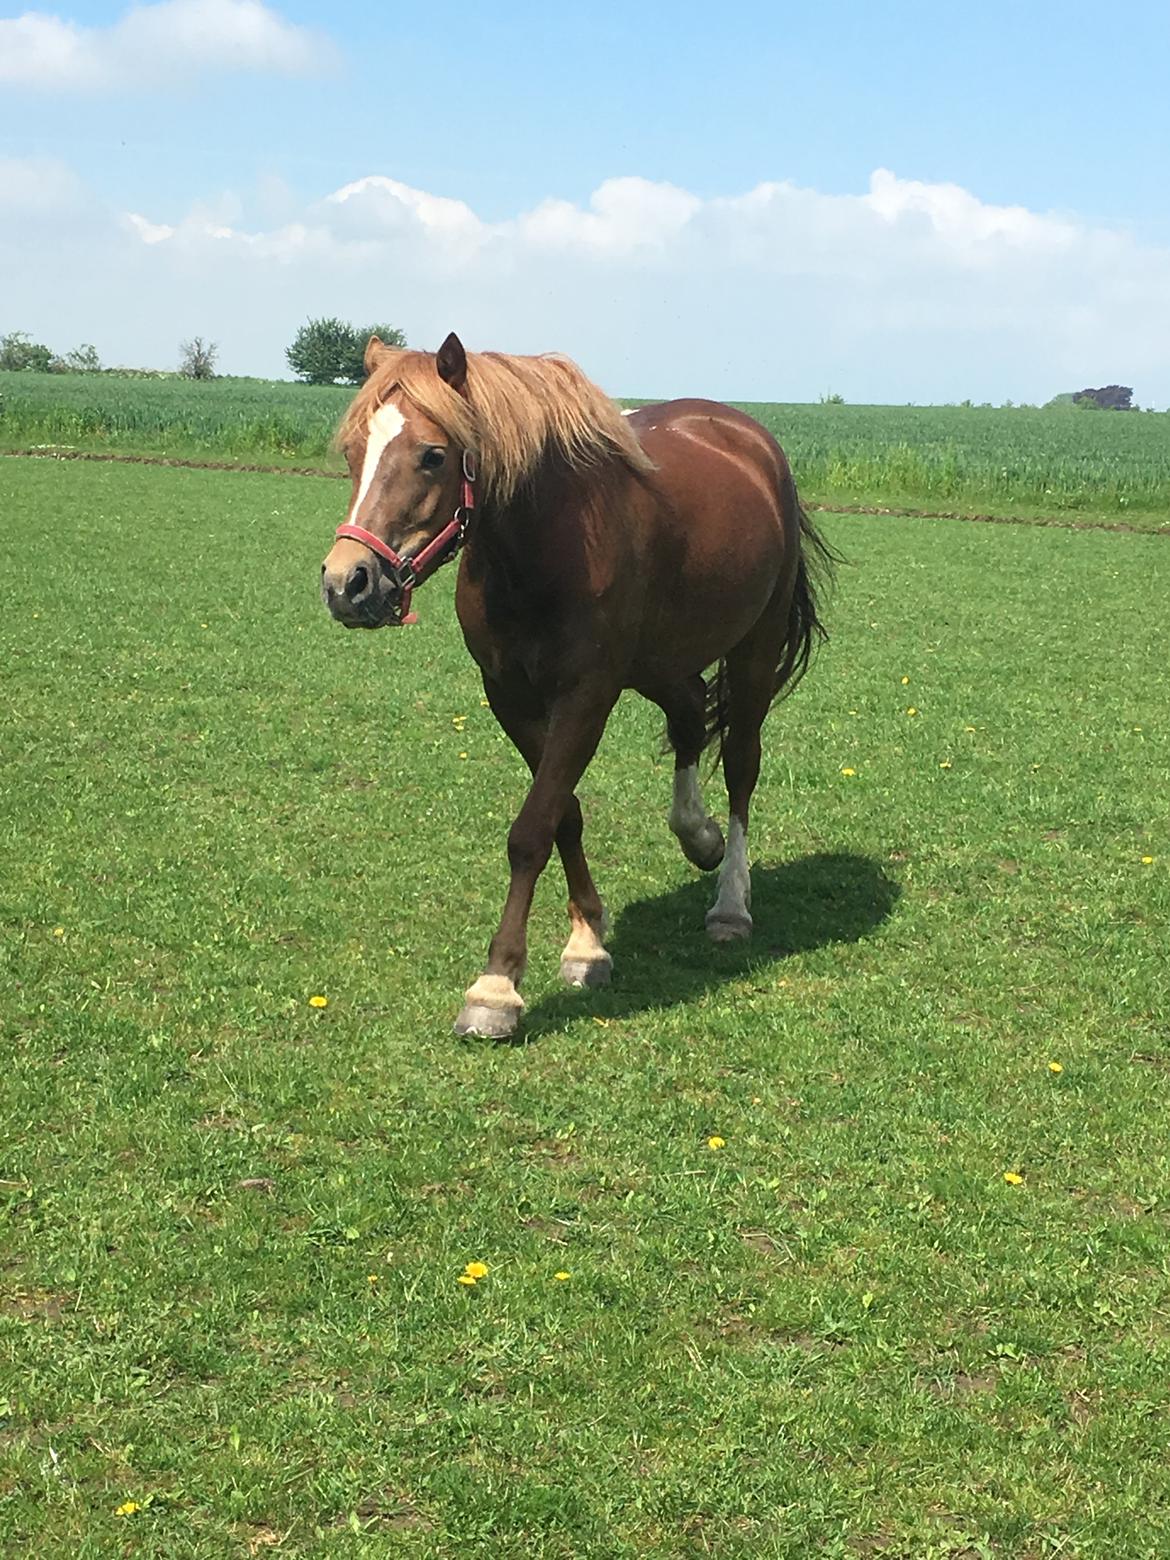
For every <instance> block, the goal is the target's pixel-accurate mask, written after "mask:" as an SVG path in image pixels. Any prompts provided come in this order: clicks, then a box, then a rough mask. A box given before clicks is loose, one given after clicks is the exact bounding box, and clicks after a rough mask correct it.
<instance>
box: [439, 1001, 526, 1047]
mask: <svg viewBox="0 0 1170 1560" xmlns="http://www.w3.org/2000/svg"><path fill="white" fill-rule="evenodd" d="M519 1018H520V1014H519V1011H518V1010H515V1011H513V1010H512V1009H510V1008H496V1007H488V1006H487V1005H486V1004H485V1003H483V1002H467V1003H465V1004H464V1006H463V1009H462V1011H461V1012H460V1014H459V1017H458V1018H457V1019H456V1020H455V1033H456V1034H457V1035H477V1036H479V1038H480V1039H483V1040H506V1039H507V1038H508V1036H509V1035H512V1034H515V1033H516V1024H517V1022H518V1020H519Z"/></svg>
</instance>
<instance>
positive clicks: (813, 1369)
mask: <svg viewBox="0 0 1170 1560" xmlns="http://www.w3.org/2000/svg"><path fill="white" fill-rule="evenodd" d="M152 388H153V387H152ZM6 393H7V391H6ZM186 393H188V394H190V393H191V392H186ZM288 394H290V395H291V394H292V392H288ZM305 404H309V403H308V401H306V403H305ZM809 415H813V414H812V413H810V414H809ZM857 415H858V417H861V416H862V413H860V412H859V413H858V414H857ZM899 415H901V414H899ZM907 415H909V414H907ZM976 421H978V419H977V418H976ZM1085 421H1086V423H1088V424H1090V425H1091V427H1092V429H1093V430H1094V431H1095V430H1097V428H1098V420H1096V419H1092V418H1086V419H1085ZM1101 421H1102V423H1103V422H1104V419H1102V420H1101ZM1115 421H1116V423H1117V424H1120V423H1121V422H1122V419H1116V420H1114V419H1110V420H1109V422H1108V426H1109V427H1110V428H1112V427H1113V426H1114V423H1115ZM1132 421H1133V424H1134V425H1135V426H1136V427H1138V428H1144V426H1145V423H1144V422H1143V421H1142V420H1141V419H1133V420H1132ZM1149 421H1150V422H1151V423H1152V422H1153V419H1150V420H1149ZM1020 426H1021V427H1023V426H1027V424H1026V423H1021V424H1020ZM1070 426H1071V424H1070ZM1076 426H1077V427H1078V428H1079V427H1080V424H1079V423H1077V424H1076ZM1125 427H1126V428H1127V429H1128V428H1129V427H1130V421H1129V420H1126V421H1125ZM1123 437H1128V434H1125V435H1123ZM338 513H339V488H338V485H337V484H336V483H332V482H327V481H323V480H319V479H315V478H293V477H288V476H265V475H242V474H238V473H227V474H224V473H215V472H207V471H188V470H178V471H174V470H162V469H156V468H150V467H136V466H118V465H90V466H84V465H80V464H76V465H65V464H59V463H53V462H48V461H38V460H32V459H26V460H20V459H6V460H0V516H2V517H3V518H2V519H0V558H2V562H3V570H4V578H5V581H6V583H7V585H8V592H7V597H8V607H7V610H6V612H5V613H4V615H3V619H2V621H0V668H2V671H0V692H2V695H3V702H4V713H3V722H2V724H0V766H2V773H3V784H2V787H0V808H2V816H0V838H2V841H3V858H2V860H3V866H2V870H0V919H2V936H0V1033H2V1037H3V1045H4V1057H5V1061H4V1073H3V1082H2V1083H0V1156H2V1158H0V1207H2V1209H3V1218H2V1220H0V1360H2V1361H3V1368H2V1369H0V1535H2V1537H0V1550H2V1551H3V1552H4V1553H5V1554H6V1555H8V1554H11V1555H13V1556H36V1557H37V1560H55V1557H68V1560H104V1557H106V1556H108V1555H112V1554H119V1555H122V1554H126V1555H142V1556H160V1557H172V1556H173V1557H182V1560H223V1557H225V1556H240V1557H246V1556H257V1555H264V1554H269V1553H272V1554H278V1555H282V1556H284V1555H295V1556H298V1557H300V1556H313V1557H316V1556H326V1555H329V1556H333V1555H338V1556H354V1557H358V1556H372V1557H374V1556H377V1557H380V1556H383V1555H398V1554H403V1555H419V1556H428V1557H429V1556H452V1557H455V1556H483V1557H489V1556H490V1557H493V1560H494V1557H501V1556H503V1557H517V1560H519V1557H525V1560H527V1557H530V1556H553V1557H557V1556H563V1557H569V1556H600V1557H613V1560H621V1557H631V1560H633V1557H642V1556H700V1555H707V1554H715V1555H721V1556H744V1557H749V1556H750V1557H753V1560H755V1557H759V1556H764V1557H785V1560H805V1557H808V1556H828V1557H840V1560H847V1557H856V1556H886V1557H899V1560H930V1557H935V1560H941V1557H952V1560H959V1557H964V1560H972V1557H997V1560H1004V1557H1011V1560H1041V1557H1046V1556H1056V1555H1059V1556H1062V1557H1074V1556H1075V1557H1100V1560H1131V1557H1132V1560H1138V1557H1154V1556H1163V1555H1166V1554H1168V1553H1170V1269H1168V1267H1167V1260H1166V1252H1167V1237H1168V1227H1167V1220H1168V1217H1170V1148H1168V1146H1167V1145H1168V1143H1170V1093H1168V1091H1167V1087H1166V1083H1167V1073H1168V1069H1170V1030H1168V1029H1167V1016H1166V1015H1167V1011H1168V999H1170V990H1168V987H1170V975H1168V964H1167V957H1166V950H1167V946H1168V938H1170V873H1168V867H1170V838H1168V819H1167V806H1166V794H1167V780H1168V778H1170V725H1168V722H1167V709H1166V693H1165V645H1164V643H1163V642H1162V641H1163V636H1162V632H1161V628H1162V619H1161V617H1160V616H1159V614H1158V613H1157V612H1156V611H1154V610H1152V609H1151V603H1155V604H1156V603H1159V602H1161V601H1163V600H1164V599H1165V595H1166V591H1167V588H1168V587H1170V543H1168V542H1167V541H1166V540H1165V539H1164V538H1162V537H1158V536H1151V535H1135V534H1105V533H1101V532H1087V531H1084V532H1082V531H1072V530H1054V529H1041V528H1029V527H1025V526H1010V527H1003V526H978V525H965V524H961V523H958V522H952V521H947V520H931V521H923V520H913V519H896V518H888V517H881V518H879V517H838V518H833V517H829V518H828V520H827V523H826V530H827V532H828V534H829V536H830V538H831V540H832V541H833V542H834V543H835V544H836V545H837V546H838V547H839V548H840V549H841V550H842V551H843V552H844V553H845V554H846V555H847V558H848V560H849V561H848V564H847V566H846V567H845V568H844V569H843V570H842V572H841V577H840V584H839V587H838V591H837V594H836V596H835V598H834V600H833V602H832V603H831V605H830V607H829V611H828V618H829V623H830V626H831V628H832V632H833V638H832V641H831V643H830V645H829V646H828V647H827V649H826V650H825V651H823V652H822V654H821V656H820V658H819V660H818V661H817V663H816V664H815V666H814V668H813V670H812V672H811V673H810V675H809V677H808V678H807V680H806V681H805V683H804V684H803V685H802V686H801V688H800V689H799V691H798V692H797V693H796V695H795V697H794V698H793V699H792V700H791V701H790V702H789V703H787V704H786V705H784V706H783V707H782V708H781V709H780V710H778V711H777V712H775V713H774V715H773V716H772V718H771V720H770V722H769V725H768V727H767V728H766V733H765V735H766V747H765V765H764V774H763V778H762V783H761V789H760V791H759V793H758V800H757V805H756V808H755V810H754V814H753V818H754V828H753V837H752V849H753V856H754V861H755V865H754V892H755V902H754V910H755V916H756V935H755V939H754V941H753V943H752V944H751V946H750V947H740V948H727V947H724V948H716V947H713V946H711V945H710V944H709V943H708V942H707V940H706V938H705V936H704V934H703V930H702V926H703V911H704V908H705V906H706V904H707V903H708V902H709V897H710V895H711V892H712V886H711V881H710V879H707V878H702V877H700V875H699V874H697V873H695V872H694V871H693V870H692V869H691V868H690V867H688V866H687V865H686V863H685V862H684V860H683V859H682V856H681V855H680V853H679V851H678V849H677V846H676V844H675V842H674V840H673V839H672V837H671V836H670V834H669V831H668V829H667V827H666V811H667V805H668V797H669V789H670V775H669V767H668V765H667V764H666V763H665V762H664V761H663V759H662V758H661V756H660V754H659V748H658V740H659V735H660V717H659V716H658V715H657V712H655V711H653V710H651V709H650V708H648V707H647V706H645V705H644V704H642V703H640V702H639V701H637V700H636V699H633V698H630V699H628V700H624V701H623V702H622V704H621V705H619V707H618V710H617V711H616V712H615V716H614V718H613V720H612V722H611V725H610V729H609V731H608V733H607V735H606V738H605V741H604V743H603V745H602V748H601V750H600V752H599V754H598V757H597V759H596V760H595V762H594V764H593V766H592V767H591V769H590V770H589V772H588V773H587V775H586V777H585V779H584V781H583V784H582V787H581V793H582V798H583V804H584V807H585V812H586V827H587V837H586V844H587V846H588V847H589V849H590V856H591V860H592V863H593V866H594V871H595V875H596V877H597V880H598V883H599V886H600V888H601V890H602V892H603V894H604V895H605V897H606V899H607V901H608V905H609V909H610V913H611V916H612V919H613V925H614V930H613V934H612V937H611V948H612V951H613V954H614V958H615V982H614V985H613V986H612V987H611V988H610V989H608V990H605V991H602V992H595V993H586V992H580V991H577V992H570V991H566V990H564V989H562V988H561V987H560V986H559V983H558V980H557V959H558V955H559V951H560V948H561V946H562V944H563V941H564V937H565V934H566V925H565V919H564V912H563V903H562V901H563V887H562V884H561V883H560V881H559V874H558V873H556V872H555V871H553V870H551V869H550V871H549V872H548V873H547V874H546V876H545V878H544V880H543V881H542V883H541V886H540V889H539V891H538V895H537V901H536V906H535V909H534V915H533V925H532V954H533V957H532V964H531V970H530V974H529V977H528V980H527V982H526V995H527V998H528V1002H529V1011H528V1017H527V1021H526V1025H525V1029H524V1032H523V1041H524V1042H525V1043H522V1044H518V1045H507V1046H493V1045H490V1044H486V1043H482V1042H478V1043H465V1042H460V1041H457V1040H456V1039H455V1038H454V1037H453V1035H452V1034H451V1030H450V1025H451V1021H452V1018H453V1016H454V1014H455V1012H456V1009H457V1007H458V1004H459V1000H460V997H461V993H462V991H463V988H464V986H465V985H466V984H467V982H468V981H469V980H470V979H471V978H472V977H473V976H474V975H475V973H476V972H477V971H478V969H479V968H480V965H481V961H482V958H483V954H484V951H485V947H486V942H487V939H488V937H489V935H490V932H491V930H492V928H493V926H494V921H495V916H496V913H497V911H498V907H499V904H500V902H501V899H502V894H503V890H504V884H505V862H504V849H503V841H504V837H505V833H506V830H507V826H508V822H509V821H510V818H511V816H512V813H513V812H514V810H515V808H516V807H517V805H518V802H519V799H520V797H521V795H522V790H523V770H522V766H521V764H520V763H519V761H518V760H517V759H516V757H515V756H514V755H513V753H512V752H511V751H510V749H509V747H508V745H507V743H506V742H505V740H504V738H503V737H502V735H501V734H500V732H499V731H498V730H497V728H496V727H495V725H494V723H493V722H492V720H491V718H490V716H489V713H488V711H486V710H485V709H483V708H482V707H481V704H480V691H479V687H478V684H477V681H476V678H475V675H474V673H473V668H472V665H471V663H470V661H469V659H468V657H467V655H466V653H465V652H464V650H463V648H462V646H461V643H460V640H459V635H458V631H457V627H456V625H455V623H454V620H453V614H452V608H451V600H450V596H451V579H450V577H449V575H444V576H440V577H439V579H437V580H436V581H435V582H434V583H433V584H431V585H428V586H427V588H426V589H425V591H424V592H423V593H422V595H421V597H420V598H419V602H418V604H419V606H420V608H421V613H422V621H421V623H420V625H419V626H418V627H417V628H414V629H410V630H407V631H402V632H399V633H394V632H385V633H382V634H365V635H363V634H347V633H345V632H344V631H342V630H341V629H339V628H338V627H337V626H336V625H334V624H333V623H332V622H331V621H330V620H329V618H328V617H327V615H326V613H325V612H324V611H323V609H322V608H321V606H320V605H319V603H318V601H317V597H316V580H317V570H318V566H319V561H320V558H321V555H322V553H323V552H324V550H325V548H326V546H327V544H328V538H329V536H330V533H331V531H332V528H333V526H334V524H335V522H336V520H337V518H338ZM714 784H715V783H714V781H712V782H711V786H712V788H714ZM711 795H712V800H713V801H715V802H716V803H718V804H722V803H723V798H722V796H721V795H720V794H719V793H718V791H716V790H714V789H712V792H711ZM717 810H720V811H722V810H723V807H722V806H718V807H717ZM313 997H323V998H325V999H326V1004H325V1005H324V1006H320V1005H317V1006H314V1005H312V1004H311V1001H310V999H311V998H313ZM720 1141H721V1142H722V1146H718V1145H719V1143H720ZM712 1143H714V1144H715V1145H716V1146H711V1145H712ZM472 1263H474V1264H482V1265H483V1268H484V1269H485V1270H486V1271H484V1272H483V1273H482V1275H481V1276H480V1277H479V1278H478V1279H477V1280H476V1281H475V1282H474V1283H461V1282H460V1278H461V1277H463V1278H467V1277H469V1276H472V1275H473V1274H475V1273H480V1268H478V1267H476V1268H473V1270H472V1275H469V1274H468V1272H467V1265H468V1264H472Z"/></svg>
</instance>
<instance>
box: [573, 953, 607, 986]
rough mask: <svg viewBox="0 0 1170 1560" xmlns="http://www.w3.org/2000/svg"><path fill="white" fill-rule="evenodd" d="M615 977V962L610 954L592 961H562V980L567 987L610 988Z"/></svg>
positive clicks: (601, 954) (599, 955)
mask: <svg viewBox="0 0 1170 1560" xmlns="http://www.w3.org/2000/svg"><path fill="white" fill-rule="evenodd" d="M612 975H613V960H612V959H611V958H610V956H609V954H608V953H600V954H598V955H597V956H596V957H595V958H592V959H568V958H566V959H562V960H561V979H562V980H563V981H564V983H565V985H566V986H608V985H609V982H610V978H611V977H612Z"/></svg>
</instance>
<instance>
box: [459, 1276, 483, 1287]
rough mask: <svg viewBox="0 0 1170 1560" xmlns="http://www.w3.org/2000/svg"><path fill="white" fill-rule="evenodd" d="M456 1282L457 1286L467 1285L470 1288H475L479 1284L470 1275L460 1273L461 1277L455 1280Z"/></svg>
mask: <svg viewBox="0 0 1170 1560" xmlns="http://www.w3.org/2000/svg"><path fill="white" fill-rule="evenodd" d="M455 1282H456V1283H457V1284H466V1285H467V1286H468V1287H469V1288H474V1286H475V1284H476V1283H477V1282H478V1280H477V1279H474V1278H472V1276H471V1274H470V1273H460V1275H459V1277H458V1278H457V1279H456V1280H455Z"/></svg>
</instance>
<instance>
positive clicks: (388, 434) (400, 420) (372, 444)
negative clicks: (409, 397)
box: [349, 401, 406, 525]
mask: <svg viewBox="0 0 1170 1560" xmlns="http://www.w3.org/2000/svg"><path fill="white" fill-rule="evenodd" d="M405 427H406V418H405V417H404V416H403V415H402V413H401V412H400V411H399V410H398V408H397V407H396V406H395V405H393V404H392V403H391V402H390V401H387V402H386V403H385V404H384V405H383V406H380V407H379V408H378V410H377V411H376V412H375V413H374V415H373V416H372V417H371V418H370V422H369V427H368V428H367V429H366V458H365V460H364V461H363V462H362V475H361V481H360V482H359V483H358V490H357V497H356V498H355V499H354V501H353V508H352V509H351V510H350V512H349V523H350V524H351V525H356V524H357V523H358V515H359V514H360V513H361V508H362V505H363V504H364V503H365V500H366V494H367V493H368V492H369V491H370V488H371V486H372V484H373V481H374V478H375V477H376V476H377V474H378V462H379V461H380V460H381V459H382V456H383V455H384V454H385V453H386V446H387V445H388V444H389V443H390V442H391V441H392V440H393V439H396V438H397V437H398V435H399V434H400V433H401V432H402V430H403V428H405Z"/></svg>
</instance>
